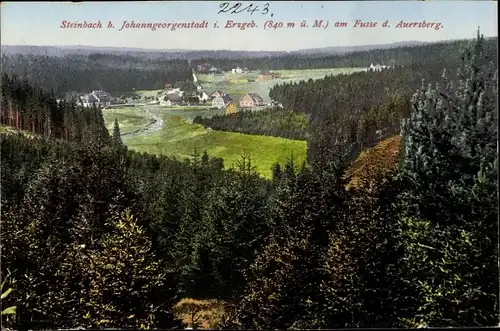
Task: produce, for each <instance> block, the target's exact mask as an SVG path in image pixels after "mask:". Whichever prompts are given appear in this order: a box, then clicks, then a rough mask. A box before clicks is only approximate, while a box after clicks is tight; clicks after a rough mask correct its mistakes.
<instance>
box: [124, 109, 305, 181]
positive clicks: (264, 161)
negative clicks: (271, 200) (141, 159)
mask: <svg viewBox="0 0 500 331" xmlns="http://www.w3.org/2000/svg"><path fill="white" fill-rule="evenodd" d="M127 146H128V147H129V148H130V149H132V150H136V151H139V152H146V153H151V154H157V155H159V154H163V155H168V156H172V157H176V158H178V159H185V158H190V157H192V155H193V153H194V151H195V149H196V150H198V151H199V153H200V154H201V153H203V152H204V151H207V153H208V155H209V156H210V157H220V158H223V159H224V165H225V167H226V168H231V167H233V166H234V165H235V162H236V161H238V160H239V159H240V158H241V156H242V155H243V154H246V155H249V156H250V157H251V159H252V162H253V163H254V166H255V167H256V169H257V171H258V172H259V173H260V174H261V175H262V176H264V177H267V178H270V177H271V167H272V165H273V164H274V163H276V162H279V163H282V164H283V163H285V162H286V161H287V159H289V158H290V156H291V155H293V157H294V160H296V162H300V163H302V161H303V160H305V157H306V142H305V141H299V140H291V139H284V138H278V137H268V136H259V135H249V134H241V133H234V132H225V131H215V130H209V129H205V128H204V127H203V126H202V125H198V124H191V123H189V122H187V121H186V120H185V119H184V118H182V117H181V116H168V117H166V118H165V122H164V124H163V127H162V129H161V130H159V131H156V132H154V133H151V134H147V135H142V136H138V137H134V138H131V139H129V140H127Z"/></svg>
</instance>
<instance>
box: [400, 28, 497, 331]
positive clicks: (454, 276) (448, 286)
mask: <svg viewBox="0 0 500 331" xmlns="http://www.w3.org/2000/svg"><path fill="white" fill-rule="evenodd" d="M484 42H485V41H484V38H483V37H482V36H481V35H479V33H478V38H477V40H476V41H475V44H474V45H473V47H470V48H469V49H467V50H466V51H465V52H464V54H463V56H462V61H463V64H462V65H461V66H460V68H459V69H458V70H457V80H456V81H451V82H450V81H448V80H447V76H446V72H445V73H444V75H443V78H444V86H442V88H441V86H439V85H436V87H435V88H432V87H431V86H430V85H429V86H428V87H427V88H426V87H424V86H423V87H422V89H421V90H419V91H418V92H417V94H416V95H415V99H414V111H413V113H412V114H411V117H410V118H409V119H408V120H406V121H405V122H404V123H403V128H402V138H403V143H404V159H403V163H402V167H401V171H400V176H399V179H401V180H402V182H403V183H404V184H405V186H406V190H405V193H404V194H403V196H402V198H401V199H398V200H400V201H402V202H403V205H402V206H401V210H404V214H403V215H400V216H401V220H400V224H399V230H398V231H397V234H396V235H397V236H400V240H399V242H400V248H401V249H402V251H403V255H404V257H403V258H402V261H403V262H402V267H401V270H402V275H401V277H402V278H403V279H404V280H405V282H406V283H407V286H408V289H406V290H404V291H403V293H409V292H410V293H415V294H416V297H415V300H416V301H415V302H413V303H411V304H410V305H409V309H408V311H411V313H410V314H409V315H407V316H408V318H406V319H405V321H406V322H407V323H408V324H409V325H410V326H415V325H417V324H422V323H423V324H427V325H429V326H455V327H463V326H472V325H474V326H486V325H497V324H498V297H497V295H498V285H499V284H498V279H499V274H498V260H497V256H498V247H497V233H498V232H497V231H498V223H497V207H496V206H497V202H498V201H497V193H496V191H497V171H498V159H497V104H496V95H497V86H496V84H497V82H496V80H497V68H496V67H495V65H494V64H493V62H490V61H491V59H490V58H489V57H488V54H486V53H485V52H484V48H483V45H484ZM401 296H402V297H403V296H404V294H401Z"/></svg>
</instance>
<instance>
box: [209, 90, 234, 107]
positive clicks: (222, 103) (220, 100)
mask: <svg viewBox="0 0 500 331" xmlns="http://www.w3.org/2000/svg"><path fill="white" fill-rule="evenodd" d="M231 101H232V99H231V98H230V97H229V95H227V94H225V95H222V96H217V97H215V98H214V99H213V100H212V107H217V108H219V109H222V108H226V107H227V106H228V105H229V104H230V103H231Z"/></svg>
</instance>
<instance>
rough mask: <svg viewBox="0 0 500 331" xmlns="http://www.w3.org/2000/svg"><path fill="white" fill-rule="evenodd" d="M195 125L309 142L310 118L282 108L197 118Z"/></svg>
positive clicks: (194, 121)
mask: <svg viewBox="0 0 500 331" xmlns="http://www.w3.org/2000/svg"><path fill="white" fill-rule="evenodd" d="M193 123H198V124H202V125H203V126H205V127H206V128H211V129H213V130H222V131H231V132H241V133H247V134H259V135H264V136H274V137H283V138H288V139H297V140H307V137H308V134H309V130H308V118H307V117H306V116H304V114H300V113H297V112H293V111H289V110H281V109H280V108H278V107H276V108H272V109H266V110H261V111H251V110H242V111H239V112H236V113H233V114H229V115H216V116H213V117H210V118H206V117H203V116H196V117H195V118H194V120H193Z"/></svg>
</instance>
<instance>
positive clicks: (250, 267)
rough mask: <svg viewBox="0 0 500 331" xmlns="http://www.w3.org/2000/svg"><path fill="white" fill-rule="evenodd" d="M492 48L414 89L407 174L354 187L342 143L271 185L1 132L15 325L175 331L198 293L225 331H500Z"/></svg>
mask: <svg viewBox="0 0 500 331" xmlns="http://www.w3.org/2000/svg"><path fill="white" fill-rule="evenodd" d="M484 45H485V40H484V39H483V38H482V37H481V36H478V38H477V40H476V42H475V44H474V45H472V47H471V48H469V49H468V50H466V51H465V52H464V54H463V63H462V64H461V65H460V70H456V71H455V72H457V73H458V76H456V77H454V76H453V75H451V76H450V74H449V73H444V75H443V78H439V79H438V80H436V81H435V82H433V83H432V85H428V86H423V88H422V89H416V94H415V97H414V99H412V100H410V106H411V107H410V109H409V110H408V111H409V113H410V115H409V116H408V118H407V119H406V120H405V121H404V123H403V126H402V131H401V136H402V141H403V147H404V148H403V149H402V151H401V155H400V162H399V163H398V164H397V165H395V167H394V169H393V171H392V172H391V173H390V174H389V175H388V176H385V177H382V178H378V177H374V176H368V177H367V178H365V180H364V182H362V183H361V184H360V185H358V186H357V187H354V188H352V189H349V190H346V183H347V181H348V180H349V178H347V177H346V171H345V170H346V167H348V166H349V155H350V154H351V152H352V148H353V146H351V145H350V144H346V143H345V140H344V139H342V132H340V134H337V135H330V136H322V137H323V138H324V139H327V138H328V139H330V140H329V142H330V145H329V149H324V150H323V153H324V154H323V155H321V158H320V160H317V159H310V160H308V161H307V162H305V163H304V164H295V162H294V160H293V159H290V160H289V161H288V162H287V163H286V164H284V165H279V164H276V165H274V166H273V176H272V179H270V180H266V179H263V178H261V177H259V176H258V174H257V173H256V172H255V169H254V168H253V166H252V161H251V156H248V155H242V158H241V160H240V162H239V164H238V165H237V167H236V169H233V170H225V169H224V168H223V162H224V161H223V160H222V159H217V158H210V157H209V155H207V153H201V154H200V153H198V152H197V151H194V154H193V157H192V158H191V159H189V160H184V161H182V160H175V159H171V158H168V157H164V156H156V155H149V154H144V153H137V152H133V151H129V150H127V148H126V147H125V146H123V145H119V144H118V143H117V141H114V142H113V141H105V140H104V138H102V137H96V139H94V140H92V141H83V142H78V141H75V140H72V138H71V137H69V138H67V139H58V140H56V139H54V138H51V137H42V136H36V137H33V138H29V137H26V136H24V135H22V134H18V135H12V134H2V136H1V140H0V143H1V146H0V147H1V148H2V158H1V161H0V162H1V166H2V173H1V184H2V196H1V203H2V213H3V214H2V260H1V263H2V270H6V271H7V270H8V271H9V272H10V276H9V279H11V280H12V284H13V285H12V288H13V291H12V292H11V295H9V296H8V298H7V300H5V304H6V306H11V305H16V306H17V307H18V308H17V309H18V311H17V314H16V315H15V317H14V318H12V319H10V320H9V321H6V322H7V323H10V325H12V326H15V327H16V328H17V329H20V330H22V329H33V328H35V327H36V328H44V327H46V328H56V327H57V328H63V327H66V328H67V327H72V328H73V327H77V326H83V327H87V328H90V327H92V328H96V327H112V328H126V327H132V328H138V327H145V328H153V327H158V328H180V327H181V325H182V323H181V321H179V320H177V319H176V318H175V317H174V315H173V313H172V307H173V305H174V303H175V302H176V301H178V300H179V299H180V298H181V297H193V298H217V299H221V300H223V301H225V302H226V303H227V314H226V318H225V320H224V322H223V323H222V324H221V325H220V327H221V328H232V329H234V328H241V329H248V328H258V329H260V328H265V329H268V328H274V329H276V328H279V329H288V328H341V327H374V326H375V327H418V326H456V327H459V326H490V325H498V322H499V320H498V309H499V308H498V304H497V303H498V291H497V289H498V286H499V283H498V282H499V281H498V280H499V278H500V277H499V274H498V260H497V258H498V246H497V238H496V236H497V233H498V232H497V231H498V222H497V216H498V214H497V213H498V212H497V203H498V198H497V194H496V192H497V172H498V159H497V150H496V144H497V139H496V137H497V126H496V120H497V112H498V109H497V103H496V94H497V85H496V84H497V81H496V79H497V68H496V66H495V64H490V63H489V61H488V58H487V56H486V55H487V54H486V53H485V52H484V49H485V47H484ZM441 74H443V72H441ZM437 83H439V85H437ZM434 84H436V85H434ZM339 137H340V138H339ZM159 293H161V295H158V294H159ZM2 318H5V316H2ZM37 323H38V324H37ZM5 325H9V324H5Z"/></svg>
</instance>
